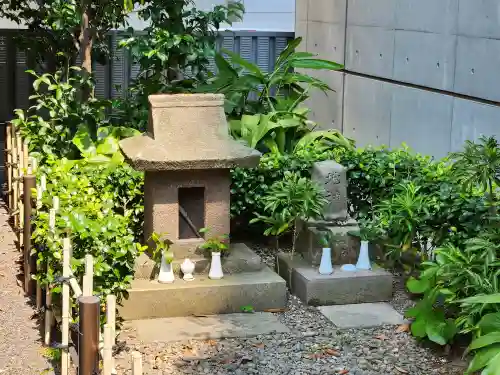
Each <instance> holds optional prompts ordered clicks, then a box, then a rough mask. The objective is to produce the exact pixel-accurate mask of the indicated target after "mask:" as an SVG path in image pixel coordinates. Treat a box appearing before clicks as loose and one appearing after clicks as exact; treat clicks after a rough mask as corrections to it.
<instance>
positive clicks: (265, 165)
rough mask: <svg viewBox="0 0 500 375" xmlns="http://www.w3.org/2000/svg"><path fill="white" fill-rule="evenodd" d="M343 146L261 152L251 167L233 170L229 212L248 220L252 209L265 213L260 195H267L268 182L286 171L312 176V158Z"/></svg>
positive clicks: (328, 154)
mask: <svg viewBox="0 0 500 375" xmlns="http://www.w3.org/2000/svg"><path fill="white" fill-rule="evenodd" d="M342 152H343V148H334V149H327V150H324V149H321V148H316V147H314V146H312V147H310V148H306V149H303V150H298V151H297V152H296V153H294V154H283V155H282V154H277V153H268V154H265V155H263V156H262V158H261V160H260V163H259V166H258V167H256V168H252V169H242V168H236V169H233V170H232V185H231V216H232V217H233V218H234V219H238V220H241V221H243V222H245V221H246V222H248V220H250V219H251V218H253V217H254V213H255V212H257V213H260V214H265V212H264V204H263V202H262V199H261V197H263V196H264V195H266V194H267V193H268V191H269V188H270V187H271V185H273V184H274V183H275V182H277V181H282V180H283V179H284V176H285V173H286V172H292V173H298V174H299V175H300V176H302V177H310V176H311V172H310V170H311V168H312V165H313V163H314V162H316V161H323V160H329V159H332V158H335V157H336V155H337V154H339V153H342Z"/></svg>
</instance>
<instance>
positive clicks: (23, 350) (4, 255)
mask: <svg viewBox="0 0 500 375" xmlns="http://www.w3.org/2000/svg"><path fill="white" fill-rule="evenodd" d="M14 239H15V235H14V234H13V232H12V230H11V228H10V226H9V225H8V223H7V213H6V210H5V208H4V207H3V206H2V207H0V241H1V242H0V243H1V245H0V374H5V375H40V374H42V373H44V374H50V373H51V372H52V371H51V370H50V368H51V366H50V364H49V363H48V362H47V361H46V360H45V358H44V357H43V356H42V354H41V353H42V349H41V348H42V345H41V342H40V337H41V336H40V333H39V329H38V325H37V322H36V319H33V314H34V309H33V308H32V306H31V305H30V301H29V299H27V298H25V297H24V293H23V291H22V284H21V282H20V281H19V280H18V278H17V275H18V274H19V273H20V269H19V261H20V259H21V254H20V253H19V252H18V251H17V249H16V247H15V245H14Z"/></svg>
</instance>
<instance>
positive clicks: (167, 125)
mask: <svg viewBox="0 0 500 375" xmlns="http://www.w3.org/2000/svg"><path fill="white" fill-rule="evenodd" d="M149 103H150V105H151V109H150V120H149V126H148V132H147V133H146V134H144V135H139V136H135V137H131V138H127V139H124V140H123V141H121V142H120V147H121V148H122V150H123V153H124V154H125V156H126V158H127V159H128V161H129V162H130V164H131V165H132V166H133V167H134V168H135V169H137V170H141V171H164V170H196V169H229V168H233V167H237V166H241V167H255V166H257V165H258V163H259V158H260V153H259V152H258V151H256V150H254V149H252V148H249V147H246V146H245V145H243V144H241V143H239V142H236V141H235V140H233V139H232V138H231V137H230V136H229V132H228V125H227V121H226V116H225V113H224V95H221V94H175V95H166V94H161V95H150V96H149Z"/></svg>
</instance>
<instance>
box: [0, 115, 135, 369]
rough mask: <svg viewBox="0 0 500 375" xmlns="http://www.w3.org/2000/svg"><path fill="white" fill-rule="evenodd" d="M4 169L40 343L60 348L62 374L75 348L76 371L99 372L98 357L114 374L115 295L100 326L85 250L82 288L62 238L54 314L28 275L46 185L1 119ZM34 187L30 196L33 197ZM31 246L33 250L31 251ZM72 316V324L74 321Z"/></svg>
mask: <svg viewBox="0 0 500 375" xmlns="http://www.w3.org/2000/svg"><path fill="white" fill-rule="evenodd" d="M4 139H5V142H6V144H5V153H6V155H5V156H6V157H5V160H6V163H5V167H6V168H5V173H6V176H5V177H6V178H5V181H6V190H5V201H6V204H7V206H8V209H9V215H10V216H11V218H12V222H11V224H12V226H13V230H14V232H15V233H16V236H17V243H16V246H17V249H18V250H19V251H20V252H21V251H22V254H23V271H24V292H25V294H26V295H27V296H30V297H36V306H37V308H38V309H39V311H42V310H45V314H44V318H43V323H42V324H43V325H44V343H45V345H47V346H52V347H56V348H59V349H61V375H68V374H69V370H70V367H71V359H72V356H71V355H70V352H71V350H70V348H74V347H76V348H77V350H75V351H74V352H75V353H74V354H75V358H74V359H73V360H74V361H75V364H76V365H77V367H78V374H79V375H93V374H94V373H99V367H100V363H101V360H102V372H101V374H102V375H112V374H116V373H117V372H116V370H115V368H114V358H113V347H114V346H115V344H116V298H115V296H113V295H108V296H106V324H105V325H104V327H103V330H101V329H100V328H99V327H100V318H99V312H100V299H99V298H98V297H96V296H93V275H94V269H93V263H94V260H93V258H92V256H91V255H86V256H85V275H84V276H83V280H82V287H80V285H79V284H78V281H77V278H76V277H75V276H74V275H73V273H72V270H71V257H72V251H71V249H72V247H71V241H70V239H69V238H63V239H62V242H63V256H62V266H63V275H62V278H61V279H60V280H59V282H60V283H62V306H61V311H60V312H59V313H58V312H57V311H56V309H55V307H54V306H53V305H52V293H51V288H52V287H53V286H47V287H43V286H42V285H40V284H39V283H38V282H36V281H35V279H34V277H33V276H34V274H35V273H36V272H40V269H37V267H38V266H37V262H36V249H32V245H31V234H32V230H33V228H32V215H33V212H36V210H39V209H41V208H42V206H43V205H42V197H43V194H44V192H45V191H46V189H47V177H46V176H44V175H40V176H38V177H39V183H38V184H37V181H36V176H37V161H36V159H35V158H31V157H30V156H29V151H28V144H27V142H25V141H23V139H22V137H21V134H20V131H19V129H16V128H15V127H14V126H13V125H12V124H7V126H6V135H5V138H4ZM33 191H36V197H33V193H32V192H33ZM59 204H60V201H59V198H58V197H52V206H51V208H50V209H49V228H50V232H51V233H52V235H56V232H55V227H56V216H57V212H58V210H59ZM32 250H34V251H32ZM72 298H75V299H77V300H78V306H79V308H78V309H75V310H73V308H72V302H71V299H72ZM72 312H77V313H78V315H79V316H78V317H77V319H73V317H72ZM56 321H57V322H58V323H60V330H61V343H59V344H54V343H52V341H51V335H52V330H53V328H54V326H55V323H56ZM76 321H78V322H79V323H78V324H74V322H76ZM71 324H73V326H76V327H78V328H77V332H78V335H77V341H78V342H77V343H75V342H73V343H71V342H70V341H71V334H70V333H71V332H70V331H71V329H70V326H71ZM131 361H132V374H133V375H143V372H142V355H141V353H138V352H133V353H132V354H131Z"/></svg>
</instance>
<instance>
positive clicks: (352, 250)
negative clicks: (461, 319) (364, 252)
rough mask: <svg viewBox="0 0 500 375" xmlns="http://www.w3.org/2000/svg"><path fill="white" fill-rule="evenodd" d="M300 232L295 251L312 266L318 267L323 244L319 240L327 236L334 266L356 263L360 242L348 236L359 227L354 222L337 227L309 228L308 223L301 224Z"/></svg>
mask: <svg viewBox="0 0 500 375" xmlns="http://www.w3.org/2000/svg"><path fill="white" fill-rule="evenodd" d="M300 225H302V226H301V230H300V231H299V237H298V239H297V249H298V251H299V252H300V253H301V254H302V256H303V257H304V259H305V260H306V261H307V262H308V263H309V264H311V265H313V266H319V264H320V262H321V254H322V249H323V247H324V246H323V244H322V243H321V238H322V237H323V236H325V234H327V235H328V236H331V238H332V240H333V242H332V243H330V244H329V246H330V247H331V249H332V262H333V264H336V265H342V264H346V263H356V260H357V259H358V254H359V246H360V241H359V238H358V237H354V236H352V235H350V234H349V232H351V231H354V232H355V231H358V230H359V227H358V225H357V223H356V221H354V220H349V221H347V222H345V223H343V224H342V225H341V224H340V223H339V225H338V226H334V225H324V226H320V227H314V226H313V227H310V226H309V225H310V223H301V224H300Z"/></svg>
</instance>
